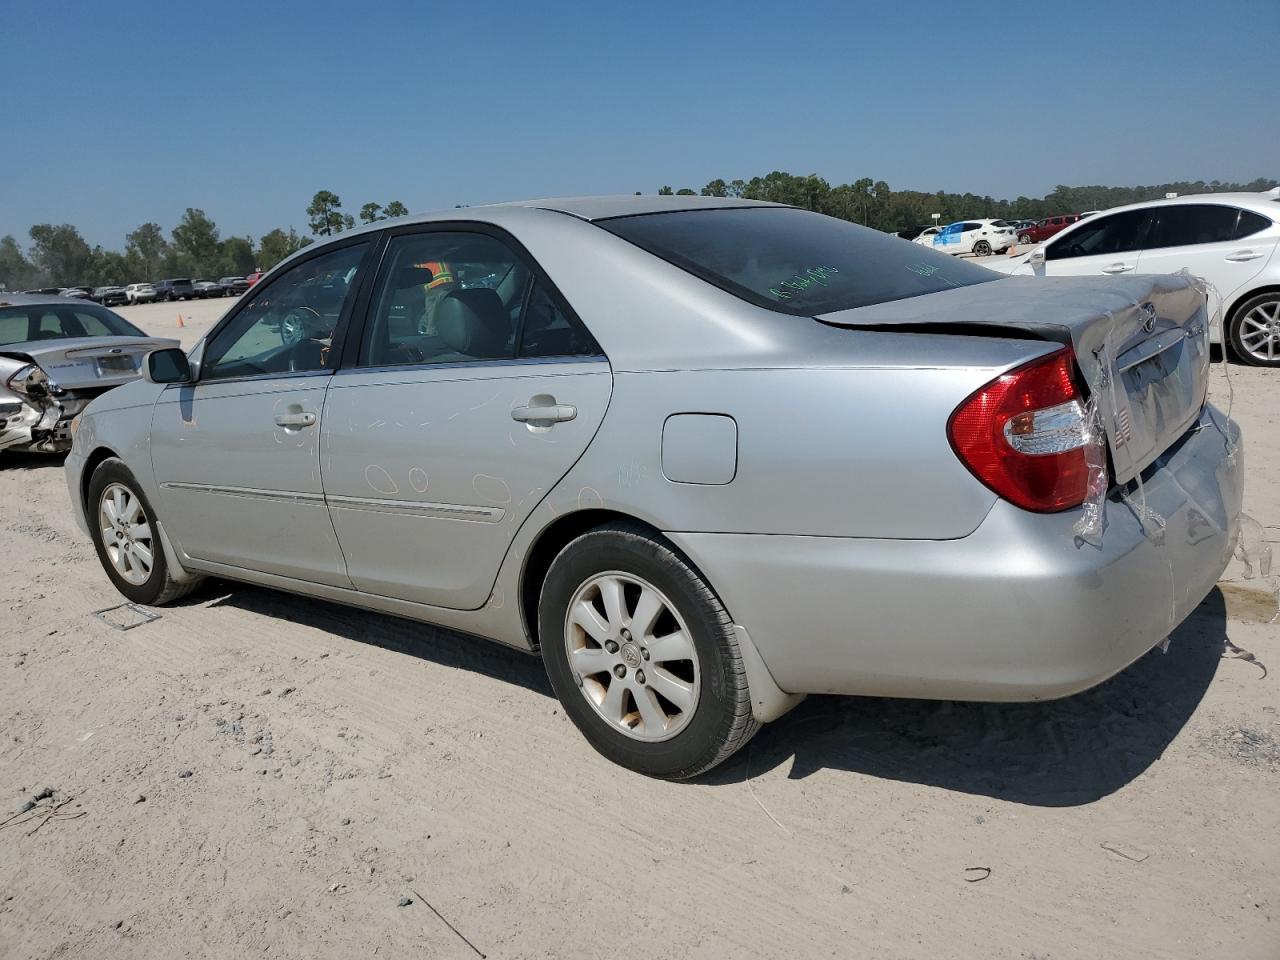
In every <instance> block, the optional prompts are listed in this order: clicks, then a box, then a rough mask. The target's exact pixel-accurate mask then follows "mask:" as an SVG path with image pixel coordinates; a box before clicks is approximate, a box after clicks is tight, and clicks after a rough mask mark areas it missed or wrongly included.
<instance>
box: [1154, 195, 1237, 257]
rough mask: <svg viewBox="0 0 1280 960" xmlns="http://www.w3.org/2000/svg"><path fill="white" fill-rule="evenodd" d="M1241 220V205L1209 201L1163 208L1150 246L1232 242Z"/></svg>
mask: <svg viewBox="0 0 1280 960" xmlns="http://www.w3.org/2000/svg"><path fill="white" fill-rule="evenodd" d="M1239 219H1240V210H1239V208H1238V207H1223V206H1219V205H1217V204H1208V203H1187V204H1180V205H1178V206H1169V207H1161V208H1160V210H1159V214H1158V220H1157V222H1156V225H1155V229H1154V230H1153V231H1152V235H1151V241H1150V242H1149V243H1148V244H1147V247H1148V248H1156V247H1189V246H1193V245H1195V244H1198V243H1224V242H1228V241H1230V240H1233V239H1235V236H1236V224H1237V223H1238V221H1239Z"/></svg>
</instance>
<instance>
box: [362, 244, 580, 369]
mask: <svg viewBox="0 0 1280 960" xmlns="http://www.w3.org/2000/svg"><path fill="white" fill-rule="evenodd" d="M383 264H384V266H383V268H382V273H381V275H380V278H379V281H378V294H377V297H376V299H375V301H374V307H373V312H372V313H371V314H370V317H369V323H368V324H367V326H366V328H365V334H364V342H363V344H362V347H361V352H360V360H359V364H360V365H361V366H371V367H385V366H400V365H409V364H427V363H474V362H477V361H488V360H510V359H514V358H516V357H522V358H524V357H527V358H535V357H537V358H548V357H574V356H594V355H597V354H599V353H600V348H599V347H598V346H596V343H595V341H594V340H593V339H592V338H591V335H590V334H589V333H587V331H586V330H585V329H583V327H582V325H581V324H580V323H579V322H578V321H577V320H576V319H575V318H573V317H572V316H570V313H569V311H568V309H567V308H566V306H565V305H564V304H562V303H561V302H560V301H559V300H558V299H557V297H556V296H555V295H554V294H553V293H552V292H551V291H550V290H549V289H548V288H547V287H546V286H545V285H544V284H542V283H541V282H534V278H533V273H532V271H531V270H530V269H529V267H528V266H526V265H525V262H524V260H523V259H522V258H521V257H520V256H519V255H518V254H516V252H515V251H514V250H512V249H511V248H510V247H509V246H507V244H505V243H503V242H502V241H501V240H499V239H497V238H496V237H493V236H490V235H488V234H482V233H468V232H464V231H439V232H428V233H422V234H404V235H401V236H398V237H394V238H393V239H392V240H391V242H390V243H389V244H388V246H387V252H386V255H385V257H384V258H383Z"/></svg>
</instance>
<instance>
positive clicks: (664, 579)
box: [538, 523, 760, 780]
mask: <svg viewBox="0 0 1280 960" xmlns="http://www.w3.org/2000/svg"><path fill="white" fill-rule="evenodd" d="M611 598H612V600H611ZM593 611H594V617H593V616H592V612H593ZM646 611H647V614H646ZM654 611H657V612H654ZM643 621H648V622H643ZM583 624H589V626H590V629H588V628H587V627H585V626H583ZM538 628H539V637H540V639H541V646H542V659H543V662H544V663H545V665H546V669H547V676H548V677H549V678H550V679H551V686H552V687H553V688H554V689H555V692H556V696H557V697H559V698H560V702H561V703H562V704H563V705H564V709H565V713H567V714H568V716H569V719H570V720H572V721H573V722H574V724H575V725H576V726H577V728H578V729H579V730H580V731H581V732H582V735H583V736H584V737H586V738H587V741H588V742H589V743H590V744H591V745H592V746H593V747H595V749H596V750H597V751H599V752H600V753H601V754H603V755H604V756H605V757H607V758H608V759H610V760H612V761H613V762H614V763H617V764H619V765H621V766H624V767H627V768H628V769H630V770H634V771H636V772H637V773H643V774H646V775H647V776H651V777H660V778H662V779H666V780H683V779H687V778H689V777H693V776H697V775H698V774H700V773H703V772H704V771H707V770H710V769H711V768H712V767H714V766H716V765H717V764H719V763H722V762H724V761H725V760H727V759H728V758H729V757H730V756H732V755H733V754H734V752H735V751H737V750H738V749H740V748H741V747H742V746H744V745H745V744H746V743H747V741H748V740H750V739H751V737H752V736H754V735H755V732H756V731H757V730H758V729H759V728H760V724H759V723H758V722H757V721H756V720H755V718H754V717H753V716H752V714H751V695H750V691H749V690H748V687H747V677H746V669H745V667H744V665H743V662H742V654H741V651H740V649H739V647H738V643H737V639H736V637H735V635H734V630H733V624H732V621H731V620H730V618H729V614H728V612H727V611H726V610H725V608H724V605H723V604H722V603H721V602H720V600H719V598H718V597H717V596H716V595H715V594H714V593H713V592H712V591H711V589H710V587H709V586H708V585H707V583H706V582H705V581H704V580H703V579H702V577H701V576H700V575H699V574H698V572H697V571H696V570H694V568H693V567H692V565H691V564H690V563H689V561H688V560H686V559H685V557H684V556H682V555H681V554H680V553H679V552H678V551H676V550H675V549H674V548H673V547H672V545H671V544H670V543H668V542H667V541H666V540H664V539H663V538H662V537H661V536H659V535H657V534H656V533H654V532H653V531H651V530H649V529H647V528H645V527H643V526H641V525H640V524H630V523H618V524H608V525H605V526H600V527H596V528H595V529H594V530H590V531H588V532H587V533H584V534H583V535H582V536H580V537H578V538H577V539H576V540H574V541H572V542H571V543H569V544H568V545H567V546H566V547H565V548H564V549H563V550H561V551H560V554H559V555H558V556H557V557H556V558H555V560H554V561H553V562H552V564H551V568H550V569H549V570H548V572H547V576H546V579H545V580H544V581H543V585H542V594H541V597H540V598H539V602H538ZM631 628H634V629H635V633H634V634H632V633H631ZM610 648H612V649H610ZM571 651H572V652H571ZM571 658H572V663H571ZM646 671H647V675H646ZM668 695H669V696H671V697H673V698H674V699H667V697H668ZM642 698H643V699H642Z"/></svg>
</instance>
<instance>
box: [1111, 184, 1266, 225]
mask: <svg viewBox="0 0 1280 960" xmlns="http://www.w3.org/2000/svg"><path fill="white" fill-rule="evenodd" d="M1184 203H1221V204H1228V205H1230V206H1233V207H1246V208H1248V209H1251V210H1255V211H1257V212H1258V213H1262V214H1266V215H1267V216H1268V217H1270V218H1271V219H1273V220H1280V188H1277V189H1276V190H1268V191H1266V192H1264V193H1187V194H1183V195H1181V196H1178V197H1161V198H1160V199H1159V200H1143V201H1141V202H1140V203H1127V204H1125V205H1123V206H1120V207H1109V208H1108V209H1106V210H1099V211H1098V213H1116V212H1117V211H1120V210H1147V209H1150V208H1152V207H1166V206H1170V205H1173V206H1177V205H1180V204H1184ZM1095 216H1096V214H1095Z"/></svg>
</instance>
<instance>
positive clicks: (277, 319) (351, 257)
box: [200, 243, 369, 380]
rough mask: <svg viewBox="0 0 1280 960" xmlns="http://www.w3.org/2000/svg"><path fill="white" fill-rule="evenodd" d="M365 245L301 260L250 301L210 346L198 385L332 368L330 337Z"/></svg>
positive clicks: (353, 284) (351, 289)
mask: <svg viewBox="0 0 1280 960" xmlns="http://www.w3.org/2000/svg"><path fill="white" fill-rule="evenodd" d="M368 247H369V245H368V244H367V243H360V244H356V245H354V246H350V247H342V248H341V249H339V250H334V251H333V252H332V253H326V254H323V255H321V256H318V257H312V258H311V259H309V260H304V261H303V262H302V263H299V264H298V265H296V266H294V267H292V268H291V269H289V270H287V271H285V272H284V273H283V274H281V275H280V276H279V277H277V278H276V279H274V280H272V281H271V283H270V284H268V285H267V286H265V287H263V288H262V289H261V290H256V291H255V292H254V295H253V297H252V298H251V299H250V300H249V301H248V302H247V303H246V304H245V306H244V308H243V309H242V310H240V312H239V313H237V314H236V315H235V318H234V319H233V320H232V321H231V323H230V324H228V325H227V326H226V327H224V328H223V329H222V330H221V331H219V332H218V334H217V336H215V337H214V338H213V340H212V341H211V342H210V344H209V349H208V351H207V352H206V354H205V362H204V366H203V369H202V371H201V374H200V379H201V380H225V379H227V378H229V377H254V376H262V375H264V374H276V375H278V374H284V373H304V372H309V371H316V370H325V369H332V368H333V367H334V366H335V365H336V364H337V359H338V358H337V356H336V355H335V354H334V352H333V339H334V333H335V332H336V330H337V327H338V321H339V319H340V318H341V316H342V311H343V308H344V307H345V305H346V304H347V302H348V301H349V300H350V298H351V297H352V295H353V293H354V291H355V287H356V274H357V271H358V270H359V267H360V260H361V259H362V258H363V257H364V254H365V252H366V251H367V250H368Z"/></svg>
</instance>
